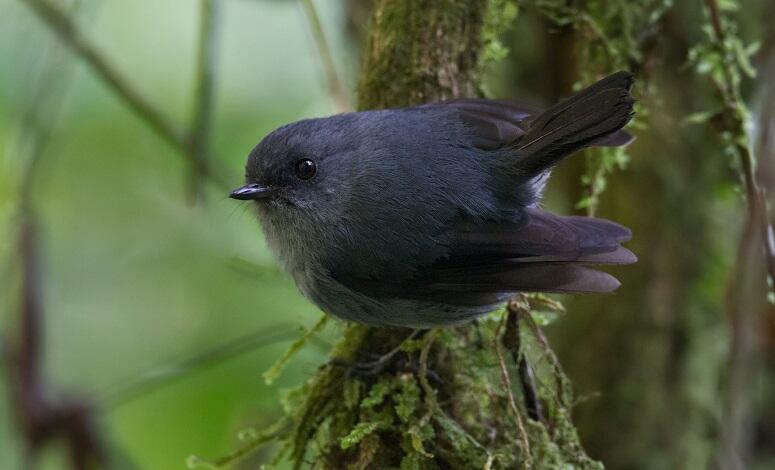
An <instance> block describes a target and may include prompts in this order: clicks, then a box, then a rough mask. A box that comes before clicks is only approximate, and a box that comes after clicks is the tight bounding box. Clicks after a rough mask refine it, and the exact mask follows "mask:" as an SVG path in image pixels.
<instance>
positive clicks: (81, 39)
mask: <svg viewBox="0 0 775 470" xmlns="http://www.w3.org/2000/svg"><path fill="white" fill-rule="evenodd" d="M22 1H24V3H26V4H27V5H29V6H30V8H31V9H32V10H33V11H34V12H35V13H36V14H37V16H38V17H39V18H40V19H41V20H42V21H43V22H44V23H45V24H46V25H48V26H49V28H51V29H52V30H53V31H54V32H55V33H56V34H57V36H58V37H59V39H60V40H61V41H62V42H64V43H65V44H66V45H67V46H68V47H70V49H71V50H72V51H73V52H74V53H75V54H76V55H78V56H79V57H80V58H81V59H83V61H84V62H86V64H88V65H89V67H91V69H92V70H93V71H94V72H95V73H96V74H97V76H99V77H100V78H101V79H102V80H103V81H104V82H105V83H106V84H107V85H108V87H109V88H110V89H111V90H113V92H114V93H115V94H116V95H118V96H119V97H120V98H121V99H122V100H123V101H124V103H125V104H126V105H127V106H128V107H129V108H130V109H131V110H132V111H134V112H135V114H136V115H137V116H138V117H139V118H140V119H142V120H143V121H145V122H146V123H147V124H148V125H149V126H150V127H151V129H153V130H154V131H155V132H156V133H157V134H158V135H159V136H160V137H161V138H162V139H164V140H165V141H166V142H167V143H169V144H170V145H171V146H172V147H174V148H176V149H177V150H178V151H179V152H180V153H181V154H182V155H183V156H185V157H186V158H188V159H190V160H191V161H192V164H193V165H195V166H196V167H197V168H198V169H199V170H200V172H201V173H202V174H203V175H206V176H207V177H209V178H210V179H212V180H213V181H214V182H215V183H217V184H219V185H221V186H223V187H226V186H227V185H226V182H225V181H224V180H223V179H222V178H220V177H219V176H217V174H215V173H213V172H212V171H211V170H210V168H209V167H203V166H201V164H200V162H199V161H198V160H196V159H195V158H194V157H193V156H192V154H191V152H190V151H189V145H188V139H187V136H186V134H185V133H184V132H183V131H182V130H181V129H180V127H179V126H178V125H176V124H175V123H174V122H173V121H172V120H171V119H170V118H169V117H168V116H166V115H165V114H164V113H163V112H162V111H161V110H160V109H158V108H157V107H156V106H154V105H153V104H151V102H150V101H148V100H147V99H146V98H145V97H144V96H143V95H141V94H140V93H139V92H138V91H137V90H136V89H135V87H134V86H133V85H131V84H130V83H129V81H128V80H127V79H126V78H125V77H124V76H123V75H122V74H121V73H119V72H118V70H117V69H116V68H115V67H114V66H113V64H111V63H110V62H109V61H108V59H107V58H105V57H104V56H103V55H102V54H101V53H100V52H99V51H98V50H97V48H96V47H95V46H94V45H93V44H92V43H91V42H90V41H89V40H88V39H87V38H86V37H85V35H84V34H83V33H82V32H81V31H80V30H79V29H78V27H77V25H76V24H75V23H74V22H73V20H72V19H70V17H69V16H68V15H67V13H65V12H64V11H62V10H61V9H60V8H59V7H57V6H54V5H53V4H52V3H50V2H49V0H22Z"/></svg>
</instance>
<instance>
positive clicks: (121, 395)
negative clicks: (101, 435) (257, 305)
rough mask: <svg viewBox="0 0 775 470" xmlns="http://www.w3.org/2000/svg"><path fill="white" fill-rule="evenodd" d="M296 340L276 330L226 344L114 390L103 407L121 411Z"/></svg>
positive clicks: (289, 334) (251, 335)
mask: <svg viewBox="0 0 775 470" xmlns="http://www.w3.org/2000/svg"><path fill="white" fill-rule="evenodd" d="M296 336H297V335H296V334H295V333H294V332H293V331H291V330H285V331H283V330H279V331H278V329H277V327H276V326H273V327H272V328H270V329H262V330H259V331H256V332H253V333H249V334H247V335H245V336H242V337H239V338H236V339H235V340H232V341H229V342H228V343H226V344H222V345H219V346H216V347H214V348H213V349H210V350H207V351H204V352H202V353H201V354H197V355H196V356H194V357H191V358H188V359H185V360H183V361H180V362H178V363H177V364H173V365H170V366H165V367H159V368H156V369H155V370H151V371H150V372H149V373H148V374H145V376H143V377H140V378H138V379H136V380H132V381H130V382H128V383H124V384H119V385H116V386H114V387H112V390H110V391H108V392H107V393H105V398H104V399H103V400H102V406H103V407H104V408H106V409H111V410H112V409H115V408H119V407H121V406H122V405H125V404H127V403H129V402H131V401H133V400H135V399H137V398H140V397H142V396H145V395H146V394H148V393H150V392H153V391H155V390H158V389H160V388H163V387H165V386H167V385H170V384H172V383H175V382H177V381H178V380H180V379H182V378H184V377H187V376H190V374H191V373H192V372H196V371H201V370H205V369H207V368H209V367H212V366H215V365H218V364H221V363H223V362H224V361H226V360H228V359H232V358H234V357H237V356H240V355H242V354H246V353H249V352H254V351H256V350H257V349H258V348H259V347H263V346H269V345H271V344H276V343H280V342H283V341H290V340H293V339H295V338H296Z"/></svg>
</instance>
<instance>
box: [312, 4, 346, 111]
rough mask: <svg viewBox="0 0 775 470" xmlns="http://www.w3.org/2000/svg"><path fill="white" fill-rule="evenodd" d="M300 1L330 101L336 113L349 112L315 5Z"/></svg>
mask: <svg viewBox="0 0 775 470" xmlns="http://www.w3.org/2000/svg"><path fill="white" fill-rule="evenodd" d="M300 1H301V6H302V8H303V9H304V15H305V16H306V17H307V22H308V23H309V28H310V31H311V32H312V37H313V39H314V40H315V46H316V47H317V50H318V54H319V55H320V63H321V65H322V66H323V72H324V73H325V75H326V83H327V84H328V92H329V94H330V95H331V99H333V101H334V105H335V106H336V108H337V110H338V111H340V112H344V111H351V110H352V105H351V104H350V100H349V99H348V98H347V94H346V93H345V92H344V87H343V86H342V82H341V80H340V79H339V74H337V72H336V64H335V63H334V58H333V56H332V54H331V48H330V47H329V45H328V41H327V40H326V34H325V32H324V31H323V24H322V23H321V22H320V16H319V15H318V12H317V9H316V8H315V4H314V3H312V0H300Z"/></svg>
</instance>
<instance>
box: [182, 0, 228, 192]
mask: <svg viewBox="0 0 775 470" xmlns="http://www.w3.org/2000/svg"><path fill="white" fill-rule="evenodd" d="M200 15H201V17H200V20H199V49H198V56H197V67H196V90H195V92H194V96H195V103H194V115H193V119H192V123H191V131H190V134H189V136H188V137H189V139H188V141H189V143H188V145H189V148H190V150H189V151H190V152H191V158H193V159H194V161H195V164H193V165H191V175H190V179H189V187H188V195H189V198H190V199H191V200H192V201H196V200H198V199H200V198H201V196H202V189H203V186H204V184H203V183H204V178H203V176H204V175H202V172H201V169H202V168H207V165H208V161H207V157H208V155H209V154H210V145H211V136H212V129H211V127H212V120H213V108H214V90H215V71H216V61H217V58H218V36H219V31H220V17H221V0H201V12H200Z"/></svg>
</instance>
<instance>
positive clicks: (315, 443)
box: [191, 295, 601, 469]
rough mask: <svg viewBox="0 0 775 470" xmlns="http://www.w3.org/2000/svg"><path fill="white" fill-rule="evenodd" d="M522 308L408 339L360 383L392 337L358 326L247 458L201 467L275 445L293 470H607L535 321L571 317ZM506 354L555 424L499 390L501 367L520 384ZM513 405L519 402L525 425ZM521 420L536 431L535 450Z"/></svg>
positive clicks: (545, 306) (546, 304)
mask: <svg viewBox="0 0 775 470" xmlns="http://www.w3.org/2000/svg"><path fill="white" fill-rule="evenodd" d="M515 305H516V306H517V308H519V309H520V310H519V311H514V310H511V311H505V312H500V313H497V314H493V315H491V316H490V317H487V318H485V319H483V320H482V321H481V322H480V323H479V325H478V326H476V327H472V328H464V329H445V330H433V331H430V332H428V333H426V334H425V335H424V336H423V337H422V338H421V339H412V338H410V339H407V340H406V341H404V344H403V345H402V347H401V350H402V353H400V354H401V355H400V357H399V358H398V359H397V361H396V362H395V363H393V364H389V365H388V366H387V369H386V370H385V371H381V372H380V373H379V374H378V375H374V376H368V375H365V376H360V375H357V374H355V373H350V372H349V371H350V367H351V366H350V365H349V362H350V361H352V360H353V358H356V357H359V350H360V349H363V348H366V347H369V346H370V345H373V344H378V343H380V342H382V341H384V339H385V337H388V336H386V330H374V329H369V328H367V327H364V326H361V325H348V326H347V327H346V329H345V334H344V338H343V339H342V340H341V341H340V342H339V343H338V344H337V345H336V346H335V347H334V349H333V351H332V359H331V360H330V361H329V362H328V363H327V364H325V365H323V366H321V368H320V369H319V370H318V371H317V373H316V374H314V375H313V376H312V378H310V380H309V381H308V382H307V383H306V384H304V385H303V386H301V387H300V388H298V389H296V390H293V391H291V392H288V393H287V394H286V398H285V404H286V412H287V416H286V418H285V419H283V420H282V421H281V422H280V423H278V424H276V425H274V426H272V427H271V428H270V429H267V430H264V431H260V432H255V431H252V432H251V433H248V442H247V444H246V445H245V446H244V448H241V449H239V450H237V451H235V452H233V453H232V454H231V455H229V456H226V457H224V458H221V459H218V460H216V461H213V462H207V461H204V460H202V459H198V458H197V459H196V460H195V461H192V462H191V463H195V464H197V465H205V464H206V465H209V466H215V467H220V466H224V465H227V464H229V463H231V462H233V461H234V460H236V459H241V458H243V457H245V456H246V455H248V454H249V452H252V451H253V450H255V449H256V448H257V447H258V446H259V445H260V444H263V443H265V442H268V441H269V440H272V439H276V440H279V441H280V442H281V446H280V448H279V450H278V452H277V454H276V457H275V459H274V461H275V463H277V462H280V461H281V460H283V459H285V458H290V460H291V462H292V463H293V467H294V468H301V467H302V466H303V465H304V462H308V461H310V460H311V461H313V462H315V466H316V468H327V469H361V468H364V469H365V468H401V469H436V468H489V469H513V468H541V469H544V468H547V469H552V468H557V469H560V468H588V469H598V468H601V465H600V464H599V463H598V462H595V461H593V460H591V459H589V457H587V456H586V454H585V453H584V451H583V449H582V448H581V445H580V443H579V440H578V436H577V435H576V432H575V429H574V427H573V425H572V423H571V421H570V410H569V409H568V405H567V404H568V403H571V402H572V398H571V397H570V390H569V386H568V381H567V379H566V378H565V377H564V375H563V374H562V371H561V370H560V369H559V366H558V365H557V363H556V358H554V355H553V353H552V352H551V351H550V350H548V349H547V348H548V346H547V345H546V344H545V342H544V341H545V340H544V339H543V337H542V334H541V333H540V330H538V327H537V325H536V323H535V322H534V319H533V318H532V316H531V314H530V309H531V308H532V307H535V308H540V309H541V310H543V311H545V312H547V314H549V313H551V314H552V315H555V314H556V313H558V312H560V311H561V310H562V306H561V305H559V304H557V303H556V302H554V301H552V300H550V299H548V298H546V297H544V296H541V295H532V296H522V297H520V298H519V301H518V302H517V303H515ZM512 315H516V317H511V316H512ZM507 317H508V318H511V319H512V320H513V319H516V322H517V324H522V325H524V326H527V328H523V329H521V331H522V333H519V337H518V339H517V340H516V341H517V343H516V344H512V343H511V342H512V341H513V340H514V338H512V337H511V336H509V335H507V334H506V333H502V332H501V330H502V328H501V327H500V326H501V325H502V324H504V323H506V321H507ZM496 344H503V346H504V347H505V349H507V350H508V351H512V353H513V354H514V357H515V358H516V357H524V358H525V359H526V360H527V361H528V363H529V364H534V366H535V372H536V376H537V379H538V384H539V385H538V387H537V389H536V390H535V393H537V394H538V397H539V400H540V402H541V403H542V408H543V409H545V410H546V416H545V418H544V419H545V420H546V421H534V420H531V419H529V418H528V417H527V411H526V409H525V407H524V405H523V404H522V403H523V400H524V391H523V389H522V386H514V387H513V388H505V387H503V386H502V385H498V384H500V383H501V380H500V371H501V369H502V368H505V370H508V374H509V375H514V376H515V379H514V380H512V383H514V384H521V383H522V382H521V381H520V380H517V379H516V377H517V376H518V375H519V374H520V372H519V370H517V368H516V367H515V364H511V365H509V364H507V363H505V362H501V361H500V359H499V357H498V355H497V354H496V353H495V350H496V346H495V345H496ZM388 346H390V345H385V347H386V348H387V347H388ZM547 359H548V360H547ZM542 364H548V365H549V366H542ZM509 396H512V397H514V400H515V402H516V403H518V405H517V407H518V411H517V412H518V416H516V417H515V415H514V413H513V410H512V409H510V405H509V403H510V399H509ZM515 419H518V420H519V421H520V422H526V423H527V426H526V436H524V437H525V440H523V438H522V437H520V435H519V431H518V422H515V421H514V420H515ZM525 442H526V444H525ZM525 445H527V447H526V446H525Z"/></svg>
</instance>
